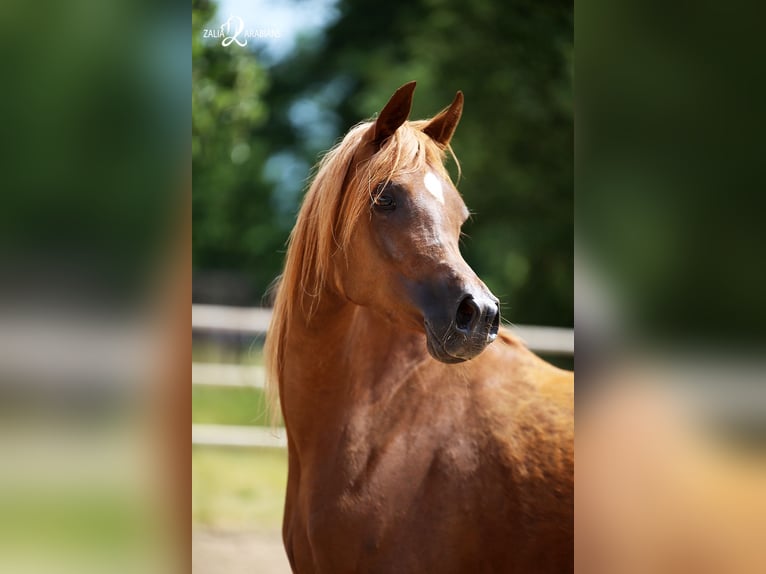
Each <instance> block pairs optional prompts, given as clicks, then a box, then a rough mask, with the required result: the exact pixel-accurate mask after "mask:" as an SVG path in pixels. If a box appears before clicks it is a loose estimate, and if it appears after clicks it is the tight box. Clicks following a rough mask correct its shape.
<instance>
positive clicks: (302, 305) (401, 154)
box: [264, 120, 460, 420]
mask: <svg viewBox="0 0 766 574" xmlns="http://www.w3.org/2000/svg"><path fill="white" fill-rule="evenodd" d="M428 121H429V120H422V121H414V122H405V123H404V124H403V125H402V126H401V127H400V128H399V129H397V130H396V132H394V134H393V135H392V136H391V137H389V138H388V140H386V141H385V142H384V143H383V145H382V146H381V148H380V149H379V150H378V151H377V152H375V153H374V154H372V156H371V157H369V158H368V159H363V160H362V161H358V159H357V158H356V157H355V156H356V155H357V151H359V150H360V147H361V146H364V145H365V144H369V143H370V137H369V136H370V134H369V132H370V129H371V128H372V126H373V125H374V122H373V121H368V122H363V123H360V124H358V125H356V126H354V127H353V128H352V129H351V130H350V131H349V132H348V133H347V134H346V136H345V137H344V138H343V139H342V140H341V141H340V142H339V143H338V144H337V145H335V147H333V148H332V149H330V150H329V151H328V152H327V153H326V154H325V155H324V156H323V158H322V159H321V160H320V162H319V163H318V165H317V166H316V168H315V175H314V178H313V181H312V182H311V184H310V186H309V189H308V192H307V193H306V195H305V197H304V199H303V203H302V205H301V208H300V210H299V212H298V217H297V219H296V222H295V226H294V227H293V230H292V232H291V233H290V236H289V238H288V240H287V254H286V256H285V266H284V270H283V272H282V275H281V276H280V277H278V278H277V279H276V280H275V282H274V285H273V286H272V292H273V293H274V307H273V311H272V318H271V324H270V326H269V332H268V334H267V336H266V343H265V346H264V358H265V363H266V394H267V402H268V404H269V406H270V411H271V415H272V420H276V417H277V415H278V400H279V394H278V390H279V387H280V380H281V377H282V372H283V369H284V343H285V339H286V337H287V330H288V325H289V324H290V322H291V320H292V318H293V317H294V315H295V313H302V314H304V315H305V316H306V318H307V320H308V319H310V318H311V316H312V315H313V313H314V312H315V311H316V308H317V305H318V303H319V299H320V295H321V293H322V291H323V290H324V288H325V287H326V285H327V281H328V278H329V277H330V275H329V274H330V269H331V265H332V259H333V257H334V256H335V254H336V253H338V252H343V251H344V249H345V248H346V247H347V246H348V245H349V243H350V240H351V236H352V233H353V231H354V228H355V226H356V223H357V222H358V221H359V218H360V217H362V215H363V214H365V213H367V214H369V213H371V212H370V204H371V201H372V199H374V197H375V194H376V193H377V189H378V184H379V183H381V182H387V181H389V180H390V179H391V178H392V177H393V176H394V175H395V174H397V173H404V172H414V171H418V170H421V169H424V168H425V167H426V166H428V167H429V169H433V170H436V171H438V172H439V173H440V174H441V175H442V176H444V177H449V174H448V173H447V171H446V169H445V167H444V159H445V151H449V153H450V154H451V156H452V158H453V159H454V160H455V163H456V164H457V166H458V174H459V173H460V172H459V169H460V165H459V163H458V162H457V158H456V157H455V154H454V152H453V151H452V148H451V147H449V146H446V147H443V146H441V145H439V144H437V143H436V142H435V141H434V140H432V139H431V138H430V137H429V136H428V135H426V134H425V133H423V132H422V131H421V129H422V128H423V127H425V126H426V124H427V123H428Z"/></svg>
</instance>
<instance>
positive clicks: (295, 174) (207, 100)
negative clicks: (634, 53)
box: [192, 0, 574, 326]
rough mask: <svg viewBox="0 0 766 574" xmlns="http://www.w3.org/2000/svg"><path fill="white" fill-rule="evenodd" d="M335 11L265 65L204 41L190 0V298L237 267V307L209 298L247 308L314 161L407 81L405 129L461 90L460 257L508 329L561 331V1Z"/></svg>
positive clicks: (451, 1)
mask: <svg viewBox="0 0 766 574" xmlns="http://www.w3.org/2000/svg"><path fill="white" fill-rule="evenodd" d="M335 8H336V10H337V15H336V16H337V17H336V18H335V19H333V20H332V21H331V22H330V23H329V25H328V26H327V27H326V28H325V29H324V30H322V31H321V32H320V33H317V34H314V35H306V36H303V37H300V38H299V39H298V41H297V42H296V44H295V47H294V48H293V50H292V51H291V52H290V53H289V54H287V55H286V56H284V57H281V58H269V55H268V54H267V53H266V52H265V51H263V50H262V49H258V48H257V47H253V46H248V47H247V48H244V49H242V48H238V47H232V46H230V47H228V48H223V47H221V46H220V42H215V41H209V40H203V38H202V34H201V28H202V27H204V26H205V25H206V22H208V21H209V19H210V18H211V17H212V15H213V14H214V10H215V7H214V5H213V4H212V3H210V2H206V1H199V0H198V1H195V2H193V15H194V18H193V46H194V52H193V68H194V72H193V73H194V84H193V99H192V104H193V138H194V144H193V146H194V147H193V151H194V153H193V161H194V164H193V168H194V215H193V222H194V233H193V235H194V240H193V241H194V243H193V248H194V269H195V289H196V288H197V285H198V279H199V278H200V277H203V276H204V275H205V274H210V273H211V272H231V271H236V272H237V273H240V274H242V276H244V277H245V278H246V279H247V281H248V283H249V285H250V286H251V289H250V290H249V291H248V292H247V294H246V295H245V296H244V298H245V299H246V300H242V299H240V300H237V301H225V300H224V301H221V300H218V301H217V302H237V303H249V304H258V303H260V301H261V299H260V298H261V296H262V295H263V293H264V292H265V290H266V288H267V286H268V285H269V283H270V282H271V281H272V279H273V278H274V277H275V276H276V275H277V274H278V273H279V271H280V269H281V265H282V258H283V254H284V242H285V240H286V239H287V235H288V233H289V231H290V229H291V227H292V224H293V221H294V216H295V214H296V212H297V209H298V207H299V203H300V198H301V196H302V192H303V190H304V189H305V185H306V180H307V178H308V176H309V174H310V167H311V166H312V165H314V164H315V162H316V160H317V158H318V155H319V154H320V153H321V152H322V151H323V150H326V149H328V148H329V147H331V146H332V145H333V144H334V142H335V141H336V140H337V139H338V138H339V137H341V136H342V135H343V134H345V132H346V131H347V130H348V129H349V128H350V127H351V126H352V125H354V124H355V123H357V122H359V121H360V120H362V119H365V118H369V117H371V116H372V115H374V114H375V113H377V112H378V111H379V110H380V109H381V107H382V106H383V104H385V102H386V101H387V99H388V97H389V96H390V94H391V93H392V92H393V90H394V89H396V88H397V87H398V86H399V85H401V84H403V83H405V82H407V81H409V80H413V79H415V80H417V81H418V89H417V91H416V94H415V103H414V108H413V114H412V117H413V119H419V118H424V117H429V116H432V115H434V114H435V113H436V112H437V111H439V110H440V109H441V108H443V107H444V106H446V105H447V104H449V102H450V101H451V100H452V97H453V96H454V93H455V91H457V90H462V91H463V92H464V93H465V97H466V108H465V112H464V115H463V120H462V123H461V125H460V127H459V128H458V131H457V134H456V136H455V138H454V140H453V147H454V149H455V152H456V154H457V156H458V158H459V161H460V164H461V167H462V177H461V178H460V181H459V183H458V187H459V189H460V190H461V192H462V193H463V195H464V197H465V200H466V203H467V204H468V206H469V207H470V208H471V209H472V210H473V212H474V213H475V217H474V218H473V220H472V221H470V222H469V223H468V224H467V225H466V227H465V228H464V231H465V232H466V233H467V235H468V238H466V240H465V241H464V245H463V252H464V255H465V257H466V259H467V261H468V262H469V263H470V264H471V265H472V266H473V268H474V269H475V270H476V271H477V273H478V274H479V275H480V276H481V277H482V278H483V279H484V280H485V281H486V283H487V284H488V285H489V287H490V288H491V289H492V290H493V291H494V292H495V293H496V294H497V295H498V296H499V297H500V299H501V301H502V303H503V309H504V315H505V317H506V318H507V319H509V320H511V321H513V322H517V323H540V324H551V325H562V326H566V325H572V324H573V132H574V130H573V106H572V80H573V78H572V57H573V7H572V3H571V2H558V1H551V2H545V3H540V2H531V1H526V0H514V1H512V2H502V1H499V0H478V1H476V2H470V3H468V2H457V1H455V0H414V1H407V2H404V1H395V2H387V3H381V2H370V1H351V0H339V2H338V4H337V5H336V7H335ZM452 171H453V173H455V174H456V172H457V170H456V169H454V166H453V170H452ZM206 297H207V298H208V299H207V300H208V301H209V300H210V299H209V298H210V297H211V296H210V294H209V293H208V294H204V293H200V292H199V290H198V291H197V293H196V294H195V298H196V300H197V301H201V300H205V298H206ZM224 298H225V296H224Z"/></svg>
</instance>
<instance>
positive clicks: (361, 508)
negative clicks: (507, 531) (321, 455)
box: [303, 446, 486, 573]
mask: <svg viewBox="0 0 766 574" xmlns="http://www.w3.org/2000/svg"><path fill="white" fill-rule="evenodd" d="M403 454H409V455H410V456H409V457H407V456H403ZM357 456H358V453H357ZM453 457H454V453H452V454H450V453H446V452H444V451H436V452H431V453H429V454H428V456H420V457H417V456H413V453H412V452H409V453H408V452H407V449H403V450H401V451H400V450H399V449H397V448H396V447H395V446H390V447H389V448H388V449H387V450H385V449H384V450H383V451H382V452H381V451H376V450H375V449H372V450H370V451H369V452H368V453H367V454H366V456H365V457H363V462H364V464H362V465H361V466H360V465H359V462H352V461H348V460H347V461H345V463H344V464H343V465H341V467H344V468H342V470H343V472H338V471H339V470H340V469H339V468H338V467H336V468H335V469H331V468H330V466H329V465H328V467H327V469H325V470H324V471H323V472H317V473H316V475H315V476H316V478H315V479H314V480H312V481H311V482H310V483H308V484H304V485H303V487H304V488H305V489H306V492H304V493H303V495H304V497H303V499H304V500H306V502H307V505H306V508H305V513H304V516H305V534H306V537H307V539H308V542H309V544H310V547H311V549H312V555H313V562H314V563H315V564H316V565H317V571H318V572H354V571H364V572H394V571H397V572H400V571H401V572H405V571H408V572H420V571H428V572H436V571H438V572H444V573H448V572H453V571H455V572H459V571H461V570H460V569H459V568H458V569H456V565H458V566H459V565H460V564H463V563H465V561H466V560H467V559H468V558H469V557H472V558H471V560H469V562H471V563H476V561H477V560H478V558H477V555H478V554H479V553H480V551H479V548H480V546H481V545H480V543H478V541H477V540H476V539H475V537H476V534H475V532H474V533H468V532H467V530H469V529H471V528H474V527H473V526H472V523H476V522H479V521H480V517H479V516H478V513H477V504H476V499H475V497H476V494H477V493H476V492H474V490H473V489H472V488H471V483H470V481H466V476H465V475H463V472H464V470H465V469H462V470H461V468H460V466H457V465H456V463H455V461H454V460H453ZM350 467H353V469H354V470H355V472H350V470H349V469H350ZM333 481H334V482H333ZM485 520H486V519H485ZM476 571H481V570H476Z"/></svg>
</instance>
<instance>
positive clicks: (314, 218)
mask: <svg viewBox="0 0 766 574" xmlns="http://www.w3.org/2000/svg"><path fill="white" fill-rule="evenodd" d="M414 89H415V83H414V82H411V83H409V84H406V85H404V86H402V87H401V88H399V89H398V90H397V91H396V92H395V93H394V95H393V96H392V97H391V99H390V100H389V102H388V103H387V104H386V106H385V107H384V108H383V110H382V111H381V112H380V114H379V115H378V117H377V118H376V119H375V120H373V121H369V122H365V123H362V124H359V125H357V126H356V127H354V128H352V129H351V130H350V131H349V133H348V134H347V135H346V136H345V137H344V138H343V140H342V141H341V142H340V143H339V144H338V145H337V146H336V147H335V148H333V149H332V150H330V151H329V152H328V153H327V154H326V155H325V157H324V158H323V160H322V161H321V163H320V165H319V169H318V171H317V173H316V176H315V177H314V180H313V182H312V184H311V186H310V188H309V190H308V193H307V194H306V197H305V199H304V201H303V205H302V207H301V210H300V212H299V214H298V218H297V222H296V224H295V228H294V229H293V232H292V234H291V236H290V241H289V247H288V250H287V256H286V263H285V268H284V272H283V274H282V277H281V280H280V282H279V284H278V287H277V292H276V298H275V305H274V314H273V319H272V326H271V330H270V332H269V335H268V337H267V342H266V359H267V369H268V372H269V375H270V385H272V389H273V390H278V393H279V400H280V405H281V410H282V416H283V419H284V422H285V428H286V434H287V439H288V458H289V471H288V482H287V497H286V502H285V514H284V523H283V537H284V543H285V548H286V551H287V555H288V557H289V560H290V564H291V566H292V569H293V571H294V572H296V573H299V574H305V573H323V574H345V573H352V572H364V573H420V572H423V573H439V574H448V573H453V572H454V573H482V572H487V573H490V572H492V573H501V572H502V573H548V572H551V573H552V572H556V573H560V572H569V571H572V567H573V512H574V508H573V491H574V484H573V481H574V476H573V475H574V444H573V443H574V421H573V378H572V374H571V373H569V372H565V371H562V370H559V369H557V368H555V367H553V366H551V365H549V364H548V363H546V362H544V361H543V360H542V359H540V358H538V357H537V356H535V355H534V354H533V353H532V352H530V351H529V350H528V349H526V347H525V346H524V345H523V344H522V343H521V342H520V341H518V340H517V339H515V338H514V337H513V336H512V335H511V334H510V333H509V332H508V331H506V330H505V329H503V328H502V327H500V314H499V307H498V300H497V298H496V297H495V296H494V295H493V294H492V293H491V292H490V291H489V289H488V288H487V286H486V285H485V284H484V283H483V282H482V281H481V279H479V277H477V276H476V274H475V273H474V272H473V270H472V269H471V268H470V267H469V266H468V264H467V263H466V262H465V261H464V260H463V258H462V256H461V255H460V250H459V246H458V242H459V237H460V228H461V225H462V224H463V223H464V222H465V220H466V218H467V217H468V215H469V212H468V210H467V209H466V206H465V204H464V203H463V200H462V198H461V197H460V194H459V193H458V191H457V190H456V189H455V187H454V185H453V184H452V182H451V180H450V177H449V175H448V173H447V171H446V169H445V167H444V160H445V154H446V152H447V151H450V152H451V148H450V145H449V144H450V140H451V138H452V135H453V133H454V131H455V128H456V127H457V124H458V121H459V120H460V116H461V114H462V109H463V95H462V93H460V92H458V94H457V96H456V97H455V99H454V101H453V102H452V104H451V105H450V106H449V107H447V108H446V109H444V110H443V111H442V112H440V113H439V114H437V115H436V116H434V117H433V118H431V119H429V120H424V121H408V116H409V113H410V107H411V103H412V95H413V91H414Z"/></svg>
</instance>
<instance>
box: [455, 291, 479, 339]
mask: <svg viewBox="0 0 766 574" xmlns="http://www.w3.org/2000/svg"><path fill="white" fill-rule="evenodd" d="M478 315H479V308H478V306H477V305H476V303H474V301H473V297H471V296H470V295H466V296H465V297H463V299H462V300H461V301H460V305H458V307H457V314H456V315H455V326H456V327H457V328H458V329H459V330H460V331H464V332H468V331H469V330H470V329H471V324H472V323H473V322H474V319H475V318H476V317H477V316H478Z"/></svg>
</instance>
